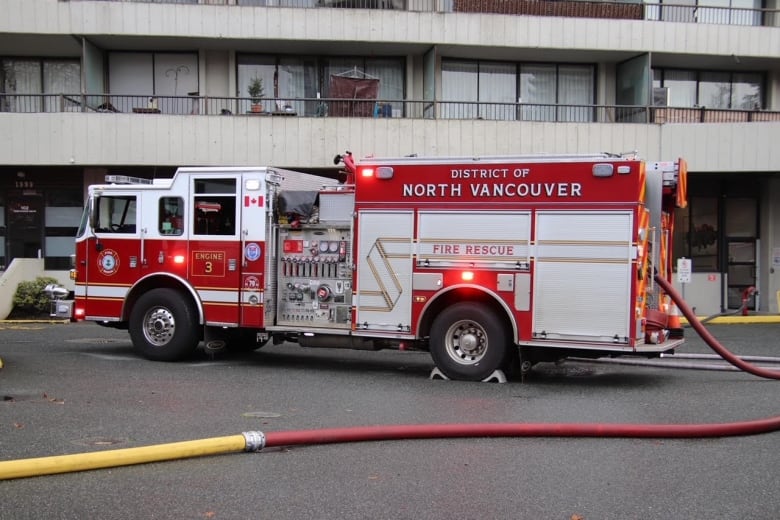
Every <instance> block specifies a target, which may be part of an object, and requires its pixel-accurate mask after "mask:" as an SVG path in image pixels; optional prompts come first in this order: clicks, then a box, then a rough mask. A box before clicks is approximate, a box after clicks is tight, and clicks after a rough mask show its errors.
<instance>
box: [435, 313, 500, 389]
mask: <svg viewBox="0 0 780 520" xmlns="http://www.w3.org/2000/svg"><path fill="white" fill-rule="evenodd" d="M429 344H430V350H431V357H432V358H433V362H434V363H435V364H436V367H437V368H438V369H439V370H440V371H441V372H442V373H443V374H444V375H445V376H447V377H448V378H450V379H459V380H463V381H482V380H483V379H485V378H487V377H488V376H490V374H492V373H493V372H494V371H495V370H497V369H499V368H503V366H504V364H505V363H506V362H507V361H508V360H509V357H510V354H511V352H512V350H511V349H510V341H509V334H508V333H507V329H506V327H505V326H504V323H503V322H502V321H501V320H500V319H499V318H498V317H496V316H495V313H494V312H493V311H492V310H491V309H490V308H489V307H487V306H485V305H483V304H481V303H473V302H461V303H456V304H455V305H453V306H451V307H448V308H446V309H444V310H443V311H442V312H441V313H440V314H439V315H438V316H437V317H436V319H435V320H434V321H433V325H432V326H431V335H430V340H429Z"/></svg>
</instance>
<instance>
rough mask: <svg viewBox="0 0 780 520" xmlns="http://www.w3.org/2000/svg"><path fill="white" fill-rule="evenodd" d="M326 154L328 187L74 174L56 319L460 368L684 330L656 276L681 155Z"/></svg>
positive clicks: (634, 345)
mask: <svg viewBox="0 0 780 520" xmlns="http://www.w3.org/2000/svg"><path fill="white" fill-rule="evenodd" d="M335 163H336V164H337V165H339V168H340V169H341V172H342V173H343V174H344V177H343V178H342V179H340V180H341V182H337V181H335V180H334V181H333V182H331V183H327V182H325V181H324V180H323V179H324V177H314V176H311V175H309V174H305V173H301V172H296V171H291V170H285V169H280V168H273V167H251V168H250V167H183V168H179V169H178V170H177V171H176V173H175V174H174V176H173V178H171V179H155V180H154V181H148V180H143V179H131V178H126V177H120V176H110V177H109V178H107V182H106V184H101V185H93V186H90V187H89V190H88V200H87V203H86V205H85V210H84V214H83V218H82V222H81V225H80V229H79V231H78V236H77V238H76V255H75V264H74V269H73V271H72V273H71V277H72V279H73V280H75V303H74V305H73V318H74V319H76V320H91V321H95V322H98V323H100V324H102V325H106V326H110V327H116V328H122V329H127V330H128V331H129V334H130V337H131V339H132V343H133V346H134V348H135V349H137V351H138V352H139V353H140V354H141V355H142V356H144V357H146V358H149V359H152V360H161V361H173V360H177V359H181V358H184V357H187V356H190V355H191V354H192V352H193V351H194V350H195V349H196V348H197V347H198V346H199V345H200V344H201V342H203V345H204V348H206V349H218V348H221V347H226V346H227V347H239V348H251V349H255V348H259V347H261V346H262V345H264V344H265V343H266V342H268V341H272V342H273V343H274V344H281V343H285V342H291V343H296V342H297V343H298V344H299V345H300V346H302V347H326V348H352V349H366V350H378V349H383V348H396V349H401V350H412V349H414V350H425V351H428V352H430V355H431V357H432V360H433V362H434V364H435V368H434V371H438V373H439V374H440V375H442V376H443V377H445V378H450V379H459V380H485V379H488V378H490V377H491V376H493V375H494V374H496V373H497V371H499V372H501V371H505V370H507V369H508V368H511V367H515V368H516V367H518V366H521V367H523V369H528V368H529V367H530V366H532V365H533V364H534V363H537V362H546V361H557V360H560V359H564V358H567V357H574V356H576V357H590V358H597V357H604V356H622V355H635V356H646V357H654V356H658V355H660V354H661V353H662V352H666V351H670V350H672V349H674V348H675V347H677V346H679V345H680V344H681V343H682V342H683V341H684V340H683V338H682V334H681V329H677V328H675V327H674V326H671V324H670V320H669V315H670V314H671V313H672V312H673V311H672V309H671V305H672V304H671V302H670V300H669V297H668V296H667V295H666V294H664V293H663V291H661V289H660V287H659V286H658V284H657V283H656V282H655V277H656V276H662V277H664V278H665V279H670V278H671V261H672V251H671V247H672V240H671V237H672V232H673V227H674V216H675V208H679V207H684V206H685V204H686V178H687V171H686V170H687V168H686V164H685V161H684V160H682V159H679V160H677V161H666V162H648V161H644V160H642V159H640V158H638V157H637V156H636V154H606V153H603V154H592V155H526V156H501V157H417V156H407V157H399V158H365V159H361V160H358V161H356V160H354V159H353V157H352V154H351V153H349V152H347V153H345V154H340V155H337V156H336V159H335ZM313 183H316V185H314V186H313V185H312V184H313ZM518 362H519V363H520V364H519V365H518Z"/></svg>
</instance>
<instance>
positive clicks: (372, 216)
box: [356, 210, 414, 333]
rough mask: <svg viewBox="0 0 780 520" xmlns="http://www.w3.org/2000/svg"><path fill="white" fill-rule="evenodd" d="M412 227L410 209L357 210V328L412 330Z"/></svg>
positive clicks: (405, 331)
mask: <svg viewBox="0 0 780 520" xmlns="http://www.w3.org/2000/svg"><path fill="white" fill-rule="evenodd" d="M413 229H414V213H413V212H412V211H369V210H363V211H360V212H359V213H358V250H357V266H358V277H357V288H356V291H357V304H356V306H357V319H356V328H357V330H358V331H360V330H373V331H384V332H399V333H408V332H409V331H410V330H411V318H412V290H411V289H412V259H413V252H414V249H413V243H414V240H413Z"/></svg>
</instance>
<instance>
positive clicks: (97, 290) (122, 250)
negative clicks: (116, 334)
mask: <svg viewBox="0 0 780 520" xmlns="http://www.w3.org/2000/svg"><path fill="white" fill-rule="evenodd" d="M94 197H95V198H94V202H93V203H94V205H95V212H96V218H95V228H94V235H93V236H90V237H87V238H86V240H84V241H83V242H82V243H81V245H80V247H84V248H85V249H84V250H83V255H79V257H80V258H82V259H83V260H82V265H79V266H77V267H78V269H79V270H80V271H82V270H83V273H84V283H85V289H84V296H86V303H85V308H84V313H85V317H86V318H92V319H95V318H106V319H109V320H111V319H116V318H117V317H119V316H121V314H122V308H123V306H124V302H125V296H126V295H127V292H128V291H129V289H130V287H131V286H132V284H133V283H135V281H136V280H138V278H139V277H140V276H141V272H142V268H143V265H144V264H143V262H144V259H143V258H142V248H141V243H142V236H141V232H142V230H141V225H140V215H141V209H142V208H141V200H140V197H139V196H138V192H137V191H131V190H128V191H127V192H124V193H123V192H122V191H119V190H112V191H111V192H110V193H109V192H103V193H96V194H95V196H94Z"/></svg>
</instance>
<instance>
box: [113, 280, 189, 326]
mask: <svg viewBox="0 0 780 520" xmlns="http://www.w3.org/2000/svg"><path fill="white" fill-rule="evenodd" d="M164 287H165V288H168V289H174V290H176V291H178V292H179V293H181V296H182V298H189V299H191V300H192V301H194V302H195V306H196V307H197V309H198V316H199V318H198V320H199V321H198V323H200V324H203V308H202V306H201V304H200V301H199V300H198V299H197V298H196V297H195V296H194V295H193V293H192V291H191V289H190V288H188V287H187V286H186V285H185V284H184V283H182V282H181V281H180V280H177V279H176V278H172V277H170V276H165V275H155V276H150V277H148V278H144V279H143V280H141V281H139V282H138V283H137V284H136V285H134V286H133V287H132V288H131V289H130V292H129V293H127V296H126V297H125V304H124V306H123V308H122V321H129V320H130V313H132V312H133V307H135V303H136V302H137V301H138V298H140V297H141V296H142V295H144V294H145V293H147V292H149V291H151V290H152V289H161V288H164Z"/></svg>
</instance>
